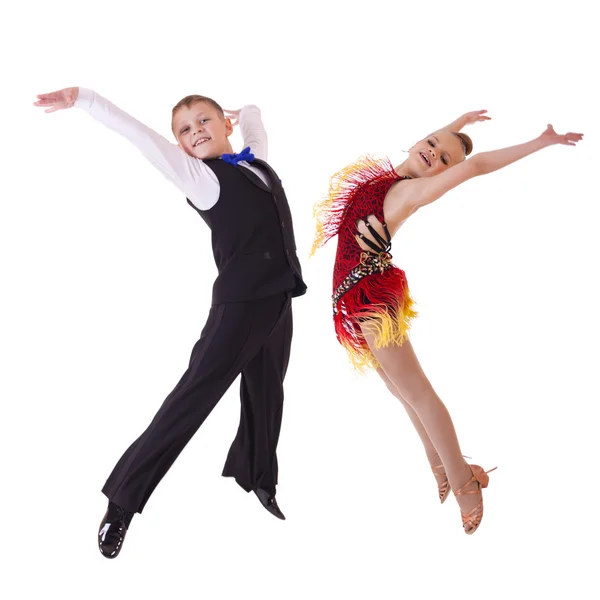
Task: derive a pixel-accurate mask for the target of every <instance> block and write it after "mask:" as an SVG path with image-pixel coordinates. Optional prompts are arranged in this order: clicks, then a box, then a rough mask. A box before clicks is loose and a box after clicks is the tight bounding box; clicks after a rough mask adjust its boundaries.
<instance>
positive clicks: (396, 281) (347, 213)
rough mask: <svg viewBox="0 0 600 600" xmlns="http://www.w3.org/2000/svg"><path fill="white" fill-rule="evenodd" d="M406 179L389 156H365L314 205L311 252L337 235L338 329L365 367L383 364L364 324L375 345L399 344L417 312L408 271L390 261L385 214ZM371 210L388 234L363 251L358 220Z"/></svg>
mask: <svg viewBox="0 0 600 600" xmlns="http://www.w3.org/2000/svg"><path fill="white" fill-rule="evenodd" d="M402 179H405V177H402V176H400V175H398V173H396V171H395V170H394V167H393V166H392V164H391V162H390V161H389V160H388V159H375V158H371V157H369V156H366V157H363V158H361V159H360V160H359V161H358V162H356V163H354V164H352V165H350V166H348V167H346V168H345V169H343V170H342V171H340V172H339V173H336V174H335V175H334V176H333V177H332V178H331V183H330V188H329V194H328V195H327V197H326V198H325V199H324V200H322V201H321V202H319V203H318V204H317V205H316V206H315V207H314V216H315V218H316V220H317V235H316V239H315V242H314V244H313V247H312V251H311V254H313V253H314V252H315V250H316V249H317V248H320V247H321V246H323V245H324V244H325V243H326V242H327V241H328V240H330V239H331V238H332V237H334V236H335V235H337V236H338V246H337V253H336V257H335V266H334V269H333V298H332V300H333V321H334V325H335V333H336V336H337V339H338V341H339V342H340V344H341V345H342V346H343V347H344V348H345V349H346V351H347V352H348V355H349V357H350V360H351V361H352V363H353V364H354V366H355V367H356V368H357V369H358V370H361V371H362V370H364V369H367V368H377V367H378V366H379V364H378V362H377V359H376V358H375V356H374V355H373V353H372V352H371V350H370V348H369V346H368V345H367V342H366V341H365V338H364V335H363V330H364V331H368V332H369V333H372V334H373V335H374V338H375V345H376V347H377V348H382V347H385V346H389V345H392V344H393V345H401V344H402V343H403V342H404V340H405V339H406V336H407V332H408V329H409V328H410V321H411V319H412V318H413V317H415V316H416V312H415V310H414V308H413V305H414V302H413V300H412V298H411V297H410V292H409V289H408V283H407V281H406V275H405V274H404V271H402V270H401V269H399V268H398V267H397V266H395V265H394V264H392V261H391V259H392V256H391V254H390V250H391V241H390V237H389V234H388V233H387V226H386V225H385V220H384V215H383V201H384V199H385V197H386V194H387V193H388V191H389V189H390V187H391V186H392V185H393V184H394V183H396V182H397V181H400V180H402ZM369 215H374V216H375V217H376V218H377V220H378V221H379V222H380V223H382V224H383V225H384V231H385V233H386V235H387V239H385V240H384V239H382V238H381V237H380V238H379V243H377V244H376V245H377V248H373V249H372V250H370V251H368V252H365V251H364V250H363V249H362V248H361V247H360V246H359V245H358V242H357V241H356V235H357V234H358V230H357V224H358V223H359V222H360V221H361V220H364V221H366V220H367V218H368V217H369ZM363 239H364V238H363Z"/></svg>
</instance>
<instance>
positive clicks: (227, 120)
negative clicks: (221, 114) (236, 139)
mask: <svg viewBox="0 0 600 600" xmlns="http://www.w3.org/2000/svg"><path fill="white" fill-rule="evenodd" d="M225 133H226V134H227V137H229V136H230V135H231V134H232V133H233V125H232V124H231V119H230V118H229V117H225Z"/></svg>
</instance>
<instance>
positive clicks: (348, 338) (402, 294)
mask: <svg viewBox="0 0 600 600" xmlns="http://www.w3.org/2000/svg"><path fill="white" fill-rule="evenodd" d="M413 306H414V302H413V299H412V298H411V296H410V292H409V289H408V283H407V281H406V275H405V273H404V271H402V270H401V269H399V268H398V267H392V268H390V269H388V270H387V271H384V272H383V273H375V274H373V275H368V276H367V277H365V278H363V279H361V280H360V281H359V282H358V283H357V284H356V285H354V286H353V287H352V288H350V289H349V290H348V291H347V292H346V293H345V294H344V295H343V296H342V298H341V299H340V301H339V303H338V312H337V313H336V314H335V315H334V317H333V321H334V325H335V333H336V336H337V339H338V341H339V342H340V344H341V345H342V346H344V348H345V349H346V351H347V352H348V355H349V357H350V360H351V361H352V363H353V365H354V366H355V367H356V368H357V369H358V370H359V371H363V370H364V369H365V368H377V367H378V366H379V364H378V362H377V359H376V358H375V356H374V355H373V353H372V352H371V350H370V348H369V346H368V345H367V342H366V340H365V338H364V335H363V329H365V330H368V332H369V333H372V334H374V336H375V345H376V347H377V348H382V347H386V346H389V345H392V344H395V345H402V343H403V341H404V340H405V339H406V336H407V333H408V330H409V329H410V321H411V320H412V319H413V318H414V317H416V315H417V313H416V312H415V310H414V308H413ZM362 319H364V321H363V322H362V329H361V320H362Z"/></svg>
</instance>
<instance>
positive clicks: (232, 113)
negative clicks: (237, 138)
mask: <svg viewBox="0 0 600 600" xmlns="http://www.w3.org/2000/svg"><path fill="white" fill-rule="evenodd" d="M223 112H224V113H225V117H227V118H228V119H231V124H232V125H233V126H234V127H235V126H236V125H239V124H240V113H241V112H242V109H241V108H240V109H239V110H227V109H226V108H224V109H223Z"/></svg>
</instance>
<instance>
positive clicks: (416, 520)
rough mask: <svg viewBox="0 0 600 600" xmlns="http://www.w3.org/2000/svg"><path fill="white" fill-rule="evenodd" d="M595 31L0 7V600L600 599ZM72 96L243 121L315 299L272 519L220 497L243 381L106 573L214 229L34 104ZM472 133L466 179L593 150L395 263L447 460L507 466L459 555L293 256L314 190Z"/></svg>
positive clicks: (133, 165)
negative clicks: (473, 164)
mask: <svg viewBox="0 0 600 600" xmlns="http://www.w3.org/2000/svg"><path fill="white" fill-rule="evenodd" d="M586 4H587V3H586V2H585V1H583V0H572V1H570V2H568V3H564V2H543V3H542V2H539V3H534V2H507V1H503V2H486V3H483V2H439V3H437V2H429V3H427V2H416V3H411V4H410V6H407V3H404V2H390V3H384V2H378V1H373V2H369V3H364V2H351V1H348V0H347V1H345V2H318V3H317V2H308V1H307V2H302V3H297V4H291V3H285V2H262V1H257V2H245V3H236V2H227V3H225V4H222V3H219V2H212V3H201V2H188V1H186V2H179V3H172V4H170V5H169V6H168V7H167V6H165V5H162V6H161V7H160V8H158V5H157V6H156V7H153V6H152V5H151V3H148V2H144V3H142V2H140V3H133V2H126V1H121V2H114V1H112V0H110V1H105V2H97V3H88V2H83V3H82V2H71V1H69V2H61V3H59V4H55V3H42V2H37V1H36V2H33V3H27V4H25V3H24V4H22V5H21V4H19V5H17V4H16V3H15V4H13V5H12V6H11V7H10V8H9V9H8V11H7V9H6V8H5V13H4V17H3V22H2V25H1V26H0V27H1V28H2V31H1V32H0V33H1V34H2V35H1V36H0V44H1V46H2V48H1V50H2V56H3V74H4V77H3V79H4V83H5V86H3V87H4V89H5V92H4V93H3V102H2V103H3V111H2V115H1V117H0V118H1V119H2V126H1V129H0V131H1V132H2V134H3V136H4V140H3V144H2V149H1V150H0V152H1V153H2V155H1V165H2V177H1V178H0V186H1V188H2V189H1V191H0V197H1V199H2V200H1V204H0V206H1V209H0V210H1V216H0V245H1V247H0V250H1V253H2V254H1V256H2V258H1V263H0V264H1V268H2V294H1V302H2V306H1V313H0V319H1V332H2V334H1V336H0V340H1V342H0V344H1V346H0V351H1V357H0V358H1V361H2V362H1V364H2V375H1V379H0V386H1V389H0V393H1V411H2V414H1V418H0V427H1V436H0V445H1V448H0V450H1V454H2V466H3V469H2V479H1V486H2V493H1V502H2V511H1V513H0V514H1V515H2V522H1V523H2V524H1V529H0V540H1V550H0V553H1V554H2V571H3V575H2V577H1V578H0V595H2V597H3V598H10V600H20V599H30V598H45V597H61V598H65V599H77V600H79V599H82V598H85V599H86V600H95V599H100V598H102V599H103V598H106V597H108V596H110V597H111V598H117V599H120V598H145V599H148V600H153V599H155V598H156V599H158V598H178V599H179V598H182V599H183V598H197V597H200V598H211V600H212V599H215V600H217V599H219V600H220V599H223V600H229V599H234V598H238V597H240V596H242V595H243V596H244V597H245V598H249V599H250V598H251V599H254V598H261V599H263V598H281V599H285V600H288V599H289V600H292V599H296V598H314V599H316V600H321V599H330V598H344V599H345V598H377V599H378V600H379V599H381V600H387V599H388V598H398V597H404V598H415V599H425V600H429V599H432V600H434V599H435V600H436V599H438V598H451V599H454V598H470V597H475V596H476V595H477V596H483V597H485V598H493V599H496V598H498V599H500V598H502V599H505V598H518V599H520V598H541V597H546V598H559V597H562V598H564V597H573V598H575V597H576V598H578V599H580V600H584V599H587V598H593V597H595V596H594V593H595V592H597V584H596V580H595V578H593V577H592V573H591V569H592V568H593V565H597V559H598V553H597V546H596V538H597V535H598V533H599V532H598V517H597V507H596V500H597V497H598V493H599V492H600V489H599V486H598V457H597V453H598V451H597V440H598V433H597V429H598V428H597V418H596V417H595V416H593V415H595V414H597V411H596V403H597V402H598V400H599V392H598V383H597V375H595V374H594V370H595V368H596V367H597V363H598V345H597V344H598V342H597V340H598V335H599V329H600V328H599V322H598V300H599V294H598V286H597V273H598V265H597V263H598V258H599V252H598V233H597V227H598V225H597V214H598V209H597V205H598V200H599V197H598V196H599V194H598V186H597V173H598V167H597V164H598V154H597V148H598V143H597V141H598V134H599V130H598V117H597V110H598V100H599V98H598V95H596V94H595V92H594V91H593V89H594V87H595V84H596V83H597V76H596V75H595V74H594V73H596V72H597V64H596V63H597V47H596V42H595V39H596V36H597V31H595V30H594V29H593V27H592V19H591V15H590V14H588V12H587V9H586ZM6 17H8V18H6ZM594 54H596V61H594V59H593V56H594ZM71 85H81V86H86V87H91V88H93V89H95V90H96V91H98V92H99V93H100V94H102V95H104V96H106V97H107V98H109V99H110V100H111V101H113V102H114V103H116V104H117V105H119V106H120V107H121V108H123V109H124V110H126V111H128V112H129V113H130V114H133V115H134V116H135V117H137V118H138V119H140V120H141V121H143V122H145V123H147V124H148V125H150V126H151V127H153V128H155V129H156V130H157V131H159V132H161V133H162V134H164V135H165V136H167V137H170V135H171V134H170V127H169V124H170V110H171V107H172V106H173V104H174V103H175V102H177V101H178V100H179V99H180V98H181V97H182V96H184V95H187V94H190V93H200V94H205V95H209V96H212V97H214V98H215V99H217V101H219V102H220V103H221V104H222V105H224V106H225V107H226V108H239V107H240V106H242V105H243V104H246V103H255V104H258V105H259V106H260V107H261V108H262V111H263V118H264V121H265V124H266V127H267V130H268V132H269V141H270V162H271V163H272V164H273V166H274V167H275V168H276V169H277V170H278V172H279V174H280V176H281V178H282V180H283V182H284V185H285V187H286V190H287V193H288V197H289V200H290V204H291V206H292V210H293V213H294V218H295V224H296V236H297V241H298V246H299V254H300V256H301V259H302V260H303V265H304V269H305V275H306V280H307V282H308V285H309V293H308V294H307V295H306V296H304V297H302V298H300V299H298V300H297V301H295V303H294V310H295V327H296V330H295V331H296V333H295V338H294V346H293V354H292V361H291V365H290V369H289V373H288V378H287V381H286V410H285V414H284V424H283V429H282V435H281V440H280V445H279V457H280V485H279V489H278V499H279V502H280V505H281V508H282V509H283V511H284V512H285V514H286V516H287V518H288V520H287V521H286V522H280V521H277V520H276V519H274V518H273V517H271V516H270V515H269V514H268V513H267V512H266V511H265V510H264V509H263V508H262V507H261V506H260V505H259V503H258V501H257V500H256V498H254V496H253V495H246V494H245V493H243V492H242V491H241V490H240V489H239V488H238V487H237V486H236V485H235V483H234V482H233V481H232V480H229V479H223V478H221V477H220V472H221V468H222V465H223V462H224V460H225V456H226V452H227V450H228V447H229V444H230V442H231V440H232V439H233V437H234V435H235V431H236V428H237V422H238V410H239V404H238V397H237V383H236V384H235V385H234V386H233V387H232V388H231V389H230V390H229V392H228V393H227V395H226V396H225V397H224V398H223V400H222V401H221V403H220V404H219V405H218V407H217V408H216V409H215V411H214V412H213V413H212V414H211V416H210V418H209V419H208V420H207V421H206V423H205V424H204V426H203V427H202V428H201V430H200V431H199V433H198V434H197V435H196V437H195V438H194V439H193V440H192V442H191V443H190V444H189V445H188V447H187V448H186V449H185V451H184V452H183V454H182V455H181V457H180V458H179V459H178V461H177V462H176V464H175V465H174V467H173V468H172V469H171V471H170V472H169V473H168V474H167V476H166V477H165V479H164V480H163V482H162V483H161V484H160V485H159V487H158V488H157V490H156V492H155V494H154V495H153V497H152V498H151V500H150V502H149V504H148V506H147V507H146V510H145V511H144V514H143V515H142V516H139V515H138V516H136V517H135V519H134V521H133V523H132V527H131V530H130V532H129V534H128V538H127V540H126V543H125V547H124V550H123V552H122V554H121V556H120V557H119V558H118V559H117V560H116V561H112V562H109V561H107V560H105V559H103V558H102V557H101V556H100V554H99V553H98V550H97V548H96V531H97V527H98V524H99V522H100V520H101V518H102V515H103V514H104V510H105V504H106V500H105V498H104V496H102V494H101V493H100V491H99V490H100V488H101V486H102V484H103V483H104V480H105V479H106V477H107V476H108V474H109V472H110V470H111V469H112V467H113V465H114V463H115V462H116V461H117V459H118V458H119V457H120V455H121V453H122V452H123V451H124V450H125V449H126V448H127V446H128V445H129V444H130V443H131V442H132V441H133V440H134V439H135V438H136V437H137V436H138V435H139V434H140V433H141V432H142V431H143V429H144V428H145V427H146V425H147V424H148V422H149V421H150V419H151V418H152V416H153V415H154V413H155V411H156V410H157V409H158V407H159V406H160V404H161V402H162V400H163V399H164V397H165V396H166V395H167V394H168V392H169V391H170V390H171V389H172V387H173V386H174V385H175V383H176V382H177V381H178V379H179V377H180V375H181V374H182V373H183V371H184V370H185V367H186V364H187V360H188V356H189V352H190V351H191V348H192V346H193V344H194V342H195V340H196V339H197V337H198V335H199V333H200V331H201V329H202V326H203V324H204V320H205V318H206V314H207V311H208V308H209V301H210V290H211V283H212V278H213V275H214V272H215V269H214V265H213V262H212V256H211V253H210V238H209V233H208V230H207V229H206V228H205V226H204V224H203V222H202V221H201V219H200V218H199V217H198V215H197V214H196V213H195V212H194V211H193V210H192V209H191V208H190V207H189V206H187V205H186V203H185V199H184V198H183V197H182V195H181V194H180V193H179V192H178V191H177V189H176V188H174V187H173V186H172V185H171V184H169V183H168V182H167V181H166V180H164V179H163V178H162V176H161V175H160V174H159V173H158V172H156V171H154V170H153V168H152V166H151V165H150V164H149V163H147V162H146V160H145V159H144V158H143V157H142V156H141V155H139V154H138V152H137V151H136V150H135V149H134V148H133V147H130V146H129V145H128V143H127V142H126V141H124V140H123V139H122V138H119V137H118V136H116V135H114V134H113V133H111V132H110V131H108V130H106V129H104V128H103V127H102V126H101V125H99V124H97V123H95V122H94V121H93V120H92V119H90V117H89V116H87V115H86V114H85V113H83V112H82V111H77V110H71V111H63V112H60V113H57V114H53V115H46V114H44V113H43V111H42V110H40V109H35V108H33V107H32V106H31V103H32V102H33V101H34V100H35V94H37V93H43V92H48V91H53V90H56V89H59V88H62V87H66V86H71ZM482 108H486V109H488V110H489V114H490V115H491V116H492V117H493V120H492V121H491V122H489V123H484V124H479V125H476V126H472V127H470V128H469V129H467V130H466V131H467V133H469V134H470V135H471V136H472V137H473V140H474V143H475V151H482V150H490V149H494V148H498V147H503V146H506V145H512V144H515V143H520V142H524V141H527V140H529V139H531V138H533V137H535V136H537V135H538V134H540V133H541V132H542V131H543V129H544V128H545V127H546V124H547V123H550V122H551V123H553V124H554V126H555V128H556V129H557V130H558V131H559V132H561V133H562V132H565V131H568V130H569V131H582V132H584V133H585V134H586V137H585V139H584V141H583V142H582V143H581V144H580V145H579V147H578V148H565V147H553V148H550V149H547V150H544V151H543V152H540V153H538V154H537V155H534V156H532V157H529V158H527V159H525V160H523V161H521V162H520V163H518V164H516V165H513V166H511V167H508V168H506V169H505V170H503V171H500V172H497V173H494V174H492V175H489V176H487V177H484V178H479V179H477V180H473V181H471V182H468V183H467V184H465V185H464V186H462V187H461V188H460V189H459V190H455V191H453V192H452V193H450V194H448V195H447V196H446V197H445V198H443V199H442V200H441V201H439V202H438V203H436V204H434V205H432V206H430V207H428V208H426V209H424V210H422V211H421V212H420V213H419V214H417V215H415V216H414V217H413V218H412V219H411V220H410V221H409V222H408V223H407V224H406V225H405V226H404V227H403V228H402V230H401V233H400V234H399V235H398V236H397V238H396V240H395V242H394V257H395V260H396V262H397V263H398V264H399V265H400V266H401V267H402V268H404V269H405V271H406V273H407V276H408V278H409V282H410V286H411V289H412V292H413V294H414V296H415V298H416V300H417V302H418V305H419V310H420V318H419V319H418V320H417V321H416V322H415V324H414V327H413V333H412V339H413V344H414V346H415V348H416V350H417V353H418V355H419V357H420V360H421V362H422V364H423V366H424V368H425V370H426V372H427V373H428V374H429V377H430V379H431V381H432V382H433V384H434V387H435V388H436V390H437V391H438V393H439V394H440V396H441V397H442V398H443V399H444V401H445V402H446V404H447V406H448V408H449V410H450V412H451V414H452V416H453V419H454V421H455V424H456V428H457V430H458V433H459V437H460V440H461V444H462V448H463V451H464V453H465V454H468V455H469V456H472V457H473V458H474V460H475V462H477V463H478V464H482V465H483V466H485V467H486V468H491V467H493V466H495V465H498V466H499V468H498V470H497V471H496V472H494V473H492V475H491V484H490V488H489V489H488V490H486V493H485V496H484V499H485V508H486V513H485V518H484V521H483V524H482V526H481V529H480V530H479V531H478V532H477V533H476V535H475V536H473V537H467V536H465V535H464V534H463V532H462V528H461V523H460V515H459V511H458V508H457V506H456V503H455V502H454V500H453V499H452V498H451V499H449V501H448V502H447V503H446V504H445V505H444V506H443V507H440V506H439V504H438V500H437V491H436V486H435V482H434V479H433V477H432V475H431V474H430V472H429V471H428V464H427V462H426V460H425V457H424V453H423V452H422V449H421V446H420V442H419V440H418V438H417V436H416V435H415V433H414V432H413V430H412V429H411V425H410V422H409V420H408V418H407V417H406V415H405V413H404V411H403V409H402V408H401V406H400V405H399V404H398V403H397V402H396V401H395V400H394V399H393V398H391V397H390V396H389V394H388V393H387V392H386V390H385V388H384V386H383V385H382V384H381V383H380V381H379V380H378V378H377V376H376V375H374V374H372V375H369V376H367V377H359V376H355V375H354V374H353V373H352V371H351V368H350V366H349V364H348V362H347V360H346V357H345V355H344V352H343V351H342V349H341V347H339V346H338V344H337V342H336V341H335V338H334V335H333V327H332V323H331V315H330V302H329V293H330V279H331V268H332V262H333V256H334V251H335V243H331V244H330V245H329V247H326V248H325V249H324V250H323V251H321V252H319V253H318V254H317V256H316V257H315V258H313V259H311V260H310V261H309V260H308V259H307V255H308V251H309V248H310V246H311V243H312V238H313V221H312V212H311V209H312V205H313V204H314V202H315V201H316V200H318V199H319V198H320V197H321V196H322V195H323V194H325V193H326V191H327V186H328V177H329V176H330V175H331V174H332V173H333V172H335V171H336V170H338V169H339V168H341V167H343V166H344V165H345V164H347V163H348V162H351V161H353V160H354V159H355V158H356V157H357V156H359V155H360V154H361V153H364V152H372V153H376V154H380V155H389V156H390V158H391V159H392V161H393V162H394V164H398V163H399V162H401V161H402V159H403V154H402V150H403V149H406V148H408V147H409V146H410V145H411V144H412V143H413V142H414V141H416V140H418V139H420V138H421V137H423V136H424V135H426V134H428V133H429V132H430V131H431V130H433V129H435V128H436V127H440V126H443V125H445V124H446V123H448V122H450V121H451V120H453V119H455V118H456V117H458V116H459V115H460V114H462V113H463V112H465V111H468V110H475V109H482ZM235 135H236V136H238V135H239V134H238V133H237V132H236V134H235ZM234 147H235V148H236V149H238V150H239V149H241V140H240V139H239V137H235V139H234ZM590 543H591V544H593V545H590ZM594 559H595V560H594ZM6 592H8V593H6Z"/></svg>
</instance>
